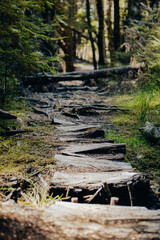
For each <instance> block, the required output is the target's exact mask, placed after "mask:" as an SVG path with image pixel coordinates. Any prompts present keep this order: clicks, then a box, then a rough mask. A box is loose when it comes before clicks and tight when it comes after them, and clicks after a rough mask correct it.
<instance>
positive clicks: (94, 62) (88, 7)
mask: <svg viewBox="0 0 160 240" xmlns="http://www.w3.org/2000/svg"><path fill="white" fill-rule="evenodd" d="M86 14H87V23H88V34H89V38H90V42H91V47H92V55H93V66H94V69H97V62H96V54H95V46H94V41H93V36H92V26H91V17H90V2H89V0H86Z"/></svg>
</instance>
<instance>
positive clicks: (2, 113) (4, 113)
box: [0, 109, 17, 119]
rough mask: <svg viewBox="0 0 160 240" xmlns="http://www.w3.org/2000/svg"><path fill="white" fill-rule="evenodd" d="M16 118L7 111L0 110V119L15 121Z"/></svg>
mask: <svg viewBox="0 0 160 240" xmlns="http://www.w3.org/2000/svg"><path fill="white" fill-rule="evenodd" d="M16 118H17V117H16V116H15V115H13V114H11V113H9V112H8V111H4V110H2V109H0V119H16Z"/></svg>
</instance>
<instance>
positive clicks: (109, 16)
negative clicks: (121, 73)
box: [106, 0, 114, 62]
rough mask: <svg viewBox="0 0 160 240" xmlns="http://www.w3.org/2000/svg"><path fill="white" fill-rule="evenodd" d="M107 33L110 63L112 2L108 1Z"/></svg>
mask: <svg viewBox="0 0 160 240" xmlns="http://www.w3.org/2000/svg"><path fill="white" fill-rule="evenodd" d="M106 25H107V32H108V50H109V52H110V59H111V62H113V61H114V41H113V39H114V34H113V27H112V0H108V10H107V19H106Z"/></svg>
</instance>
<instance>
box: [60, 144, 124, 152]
mask: <svg viewBox="0 0 160 240" xmlns="http://www.w3.org/2000/svg"><path fill="white" fill-rule="evenodd" d="M64 152H71V153H77V154H105V153H124V154H125V153H126V144H125V143H92V144H83V145H82V144H81V145H80V144H76V145H75V144H72V145H70V146H69V147H67V148H65V150H64Z"/></svg>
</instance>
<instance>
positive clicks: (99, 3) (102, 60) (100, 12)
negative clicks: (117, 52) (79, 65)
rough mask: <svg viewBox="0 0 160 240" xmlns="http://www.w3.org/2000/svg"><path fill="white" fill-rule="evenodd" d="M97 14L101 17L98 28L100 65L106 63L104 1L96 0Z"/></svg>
mask: <svg viewBox="0 0 160 240" xmlns="http://www.w3.org/2000/svg"><path fill="white" fill-rule="evenodd" d="M96 6H97V14H98V19H99V29H98V50H99V65H105V64H106V52H105V38H104V2H103V0H96Z"/></svg>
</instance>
